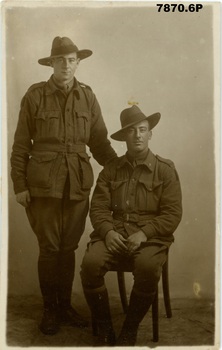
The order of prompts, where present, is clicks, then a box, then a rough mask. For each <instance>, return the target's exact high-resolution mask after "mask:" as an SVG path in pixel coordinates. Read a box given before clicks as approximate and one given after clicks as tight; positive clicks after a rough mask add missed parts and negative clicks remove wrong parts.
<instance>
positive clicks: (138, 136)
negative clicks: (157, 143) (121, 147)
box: [125, 120, 152, 156]
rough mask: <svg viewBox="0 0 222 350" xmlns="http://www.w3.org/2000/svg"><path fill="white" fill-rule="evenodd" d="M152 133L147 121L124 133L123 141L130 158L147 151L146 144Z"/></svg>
mask: <svg viewBox="0 0 222 350" xmlns="http://www.w3.org/2000/svg"><path fill="white" fill-rule="evenodd" d="M151 136H152V131H149V124H148V121H147V120H143V121H142V122H140V123H138V124H135V125H133V126H131V127H129V128H127V129H126V131H125V141H126V144H127V149H128V152H129V153H130V154H131V155H132V156H136V155H138V154H139V153H142V152H145V151H147V150H148V142H149V140H150V139H151Z"/></svg>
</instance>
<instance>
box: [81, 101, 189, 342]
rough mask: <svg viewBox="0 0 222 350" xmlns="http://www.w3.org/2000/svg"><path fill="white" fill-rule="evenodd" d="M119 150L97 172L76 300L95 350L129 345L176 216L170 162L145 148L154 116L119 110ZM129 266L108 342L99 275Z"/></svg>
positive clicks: (177, 195) (178, 206) (176, 190)
mask: <svg viewBox="0 0 222 350" xmlns="http://www.w3.org/2000/svg"><path fill="white" fill-rule="evenodd" d="M120 119H121V125H122V128H121V130H119V131H117V132H116V133H114V134H113V135H111V138H113V139H114V140H118V141H125V142H126V145H127V152H126V154H125V155H123V156H122V157H119V158H116V159H113V160H111V161H110V162H109V163H107V165H106V166H105V167H104V169H103V170H102V171H101V173H100V175H99V177H98V180H97V185H96V188H95V191H94V194H93V198H92V202H91V210H90V218H91V221H92V225H93V228H94V231H93V233H92V234H91V241H90V243H89V244H88V247H87V250H86V252H85V256H84V258H83V262H82V270H81V278H82V285H83V290H84V294H85V297H86V300H87V303H88V305H89V307H90V309H91V312H92V314H93V317H94V318H95V319H96V321H97V324H98V332H99V345H111V346H112V345H117V346H133V345H135V343H136V336H137V330H138V326H139V324H140V322H141V321H142V319H143V318H144V316H145V315H146V313H147V311H148V309H149V307H150V306H151V304H152V302H153V300H154V296H155V293H156V290H157V286H158V282H159V279H160V276H161V272H162V266H163V264H164V263H165V261H166V259H167V253H168V249H169V247H170V245H171V243H172V242H173V240H174V236H173V233H174V231H175V230H176V228H177V226H178V224H179V223H180V220H181V216H182V203H181V187H180V181H179V178H178V174H177V172H176V170H175V167H174V164H173V162H172V161H170V160H167V159H163V158H161V157H159V156H158V155H154V154H153V153H152V152H151V150H150V149H149V140H150V139H151V137H152V131H151V130H152V129H153V128H154V127H155V126H156V124H157V123H158V122H159V120H160V114H159V113H155V114H152V115H150V116H148V117H147V116H145V115H144V114H143V113H142V112H141V110H140V109H139V108H138V107H137V106H136V105H134V106H132V107H130V108H127V109H125V110H123V111H122V113H121V115H120ZM119 264H125V265H128V264H130V266H132V273H133V276H134V284H133V288H132V291H131V295H130V301H129V307H128V311H127V314H126V318H125V321H124V324H123V327H122V330H121V332H120V335H119V337H118V339H117V341H116V337H115V334H114V330H113V326H112V320H111V315H110V306H109V299H108V293H107V289H106V286H105V283H104V276H105V274H106V272H107V271H109V270H110V269H111V268H112V267H114V266H116V265H119Z"/></svg>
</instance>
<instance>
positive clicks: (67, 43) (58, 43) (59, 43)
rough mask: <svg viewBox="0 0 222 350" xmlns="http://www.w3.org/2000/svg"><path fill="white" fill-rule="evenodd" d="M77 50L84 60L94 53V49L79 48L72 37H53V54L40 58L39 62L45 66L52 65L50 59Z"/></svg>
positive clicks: (79, 56)
mask: <svg viewBox="0 0 222 350" xmlns="http://www.w3.org/2000/svg"><path fill="white" fill-rule="evenodd" d="M73 52H76V53H77V55H78V58H80V60H83V59H84V58H87V57H89V56H91V55H92V51H91V50H88V49H83V50H79V49H78V47H77V46H76V45H75V44H74V43H73V42H72V40H71V39H69V38H67V37H65V36H64V37H62V38H61V37H60V36H57V37H55V38H54V39H53V42H52V49H51V55H50V56H49V57H44V58H40V59H39V60H38V62H39V64H42V65H43V66H51V64H50V61H51V59H52V58H53V57H58V56H62V55H67V54H69V53H73Z"/></svg>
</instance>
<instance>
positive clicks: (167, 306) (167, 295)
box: [92, 256, 172, 342]
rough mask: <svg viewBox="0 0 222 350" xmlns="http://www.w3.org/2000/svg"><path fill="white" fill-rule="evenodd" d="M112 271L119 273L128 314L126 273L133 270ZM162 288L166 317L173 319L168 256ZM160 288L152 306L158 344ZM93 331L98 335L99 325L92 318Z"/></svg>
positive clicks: (117, 269)
mask: <svg viewBox="0 0 222 350" xmlns="http://www.w3.org/2000/svg"><path fill="white" fill-rule="evenodd" d="M110 271H116V272H117V279H118V286H119V293H120V299H121V303H122V308H123V312H124V313H126V312H127V307H128V300H127V295H126V286H125V276H124V273H125V272H132V270H131V269H130V268H129V267H128V268H126V267H117V268H114V269H112V270H110ZM162 287H163V297H164V305H165V310H166V316H167V318H171V317H172V310H171V304H170V293H169V277H168V256H167V260H166V262H165V264H164V265H163V270H162ZM158 304H159V302H158V288H157V291H156V295H155V298H154V301H153V304H152V324H153V339H152V340H153V342H158V340H159V322H158V320H159V310H158ZM92 329H93V335H95V336H96V335H97V334H98V330H97V323H96V320H95V319H93V318H92Z"/></svg>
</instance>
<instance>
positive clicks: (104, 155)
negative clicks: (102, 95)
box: [88, 94, 117, 165]
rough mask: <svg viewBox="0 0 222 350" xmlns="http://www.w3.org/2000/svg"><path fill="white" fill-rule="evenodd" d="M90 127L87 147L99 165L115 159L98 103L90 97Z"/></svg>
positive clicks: (93, 97)
mask: <svg viewBox="0 0 222 350" xmlns="http://www.w3.org/2000/svg"><path fill="white" fill-rule="evenodd" d="M91 112H92V125H91V130H90V139H89V143H88V146H89V148H90V151H91V153H92V154H93V157H94V158H95V159H96V160H97V162H98V163H99V164H100V165H104V164H105V163H106V162H107V161H108V160H110V159H112V158H115V157H116V156H117V155H116V152H115V151H114V149H113V148H112V146H111V144H110V141H109V140H108V138H107V128H106V125H105V123H104V120H103V117H102V113H101V109H100V106H99V103H98V101H97V99H96V97H95V95H94V94H93V95H92V108H91Z"/></svg>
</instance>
